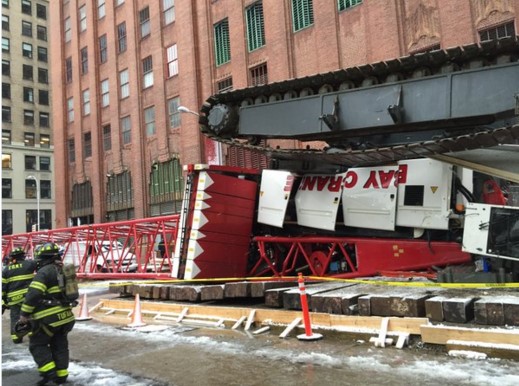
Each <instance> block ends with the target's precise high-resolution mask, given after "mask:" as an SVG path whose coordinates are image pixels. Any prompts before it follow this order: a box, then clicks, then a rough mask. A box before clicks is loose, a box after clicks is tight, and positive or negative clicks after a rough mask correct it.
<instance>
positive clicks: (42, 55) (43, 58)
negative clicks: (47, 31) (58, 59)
mask: <svg viewBox="0 0 519 386" xmlns="http://www.w3.org/2000/svg"><path fill="white" fill-rule="evenodd" d="M47 58H48V56H47V48H45V47H38V60H39V61H40V62H44V63H47V60H48V59H47Z"/></svg>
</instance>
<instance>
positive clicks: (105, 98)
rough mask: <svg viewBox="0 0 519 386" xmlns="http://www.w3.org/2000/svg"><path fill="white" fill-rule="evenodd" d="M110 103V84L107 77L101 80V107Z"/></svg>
mask: <svg viewBox="0 0 519 386" xmlns="http://www.w3.org/2000/svg"><path fill="white" fill-rule="evenodd" d="M109 105H110V85H109V83H108V79H105V80H103V81H102V82H101V107H107V106H109Z"/></svg>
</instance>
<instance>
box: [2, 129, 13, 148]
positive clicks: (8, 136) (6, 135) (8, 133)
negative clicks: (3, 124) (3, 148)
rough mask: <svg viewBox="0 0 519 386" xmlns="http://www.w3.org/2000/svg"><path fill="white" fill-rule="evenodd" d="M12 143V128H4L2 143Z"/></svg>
mask: <svg viewBox="0 0 519 386" xmlns="http://www.w3.org/2000/svg"><path fill="white" fill-rule="evenodd" d="M10 144H11V130H2V145H10Z"/></svg>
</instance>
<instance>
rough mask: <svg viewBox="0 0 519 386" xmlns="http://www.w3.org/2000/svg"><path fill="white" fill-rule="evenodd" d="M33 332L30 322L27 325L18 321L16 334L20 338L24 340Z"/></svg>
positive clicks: (15, 326)
mask: <svg viewBox="0 0 519 386" xmlns="http://www.w3.org/2000/svg"><path fill="white" fill-rule="evenodd" d="M31 331H32V323H31V321H28V322H27V323H21V322H20V321H17V322H16V324H15V325H14V332H15V334H16V336H17V337H18V338H23V337H24V336H25V335H27V334H28V333H29V332H31Z"/></svg>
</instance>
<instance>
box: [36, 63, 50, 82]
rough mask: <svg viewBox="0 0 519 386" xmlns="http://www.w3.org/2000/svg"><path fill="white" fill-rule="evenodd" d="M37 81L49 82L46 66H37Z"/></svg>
mask: <svg viewBox="0 0 519 386" xmlns="http://www.w3.org/2000/svg"><path fill="white" fill-rule="evenodd" d="M38 82H40V83H44V84H48V83H49V71H48V70H47V69H46V68H39V67H38Z"/></svg>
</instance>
